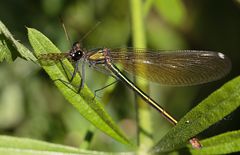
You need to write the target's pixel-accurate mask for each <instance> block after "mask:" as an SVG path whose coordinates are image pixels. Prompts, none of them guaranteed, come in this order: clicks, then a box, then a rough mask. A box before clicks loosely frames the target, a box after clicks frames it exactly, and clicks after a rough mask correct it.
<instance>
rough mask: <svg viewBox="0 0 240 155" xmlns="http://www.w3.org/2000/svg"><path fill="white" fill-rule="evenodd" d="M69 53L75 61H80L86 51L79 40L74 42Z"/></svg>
mask: <svg viewBox="0 0 240 155" xmlns="http://www.w3.org/2000/svg"><path fill="white" fill-rule="evenodd" d="M69 55H70V57H71V59H72V60H73V61H78V60H80V59H81V58H82V57H83V55H84V51H83V49H82V48H81V44H80V43H79V42H75V43H74V44H73V46H72V49H71V51H70V52H69Z"/></svg>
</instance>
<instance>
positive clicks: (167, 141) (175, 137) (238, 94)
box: [152, 77, 240, 152]
mask: <svg viewBox="0 0 240 155" xmlns="http://www.w3.org/2000/svg"><path fill="white" fill-rule="evenodd" d="M239 101H240V77H237V78H235V79H233V80H231V81H230V82H228V83H226V84H224V85H223V86H222V87H221V88H219V89H218V90H217V91H215V92H214V93H212V94H211V95H210V96H208V97H207V98H206V99H205V100H203V101H202V102H201V103H200V104H199V105H197V106H196V107H195V108H194V109H192V110H191V111H190V112H189V113H187V114H186V115H185V116H184V117H183V118H182V119H181V120H180V121H179V123H178V124H177V125H176V126H175V127H174V128H173V129H172V130H170V131H169V132H168V133H167V134H166V135H165V136H164V137H163V138H162V139H161V140H160V141H159V142H158V144H157V145H156V146H155V147H154V148H153V149H152V151H153V152H166V151H171V150H173V149H175V148H178V147H180V146H181V145H182V144H184V143H186V142H187V141H188V139H190V138H191V137H194V136H195V135H196V134H198V133H200V132H202V131H203V130H205V129H207V128H208V127H209V126H211V125H213V124H214V123H216V122H218V121H220V120H222V119H223V118H224V117H225V116H226V115H228V114H230V113H231V112H232V111H234V110H235V109H236V108H238V107H239V105H240V102H239Z"/></svg>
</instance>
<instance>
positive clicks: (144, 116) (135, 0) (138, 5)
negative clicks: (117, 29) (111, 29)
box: [130, 0, 152, 150]
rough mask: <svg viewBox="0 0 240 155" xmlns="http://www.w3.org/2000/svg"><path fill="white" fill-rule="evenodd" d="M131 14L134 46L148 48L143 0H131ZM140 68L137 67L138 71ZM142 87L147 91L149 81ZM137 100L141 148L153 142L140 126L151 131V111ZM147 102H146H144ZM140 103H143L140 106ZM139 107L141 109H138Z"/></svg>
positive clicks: (139, 143)
mask: <svg viewBox="0 0 240 155" xmlns="http://www.w3.org/2000/svg"><path fill="white" fill-rule="evenodd" d="M130 2H131V14H132V37H133V47H135V48H146V37H145V25H144V11H143V4H142V0H131V1H130ZM137 71H138V68H136V72H137ZM135 82H136V85H140V83H139V80H138V79H135ZM141 88H142V89H143V90H144V91H146V90H147V89H148V84H147V83H142V82H141ZM135 98H136V99H137V100H136V101H137V102H138V103H136V115H137V116H136V120H137V124H138V130H137V134H138V138H137V143H138V145H140V150H141V149H144V148H149V147H150V145H151V144H152V141H151V140H150V139H149V137H147V136H146V135H144V134H141V133H140V130H139V128H141V129H143V130H144V131H147V132H151V125H150V122H151V120H150V113H149V108H145V106H144V107H143V106H142V104H141V102H143V101H142V100H139V98H137V96H135ZM144 104H145V103H144ZM138 105H141V106H139V107H138ZM138 109H139V110H138Z"/></svg>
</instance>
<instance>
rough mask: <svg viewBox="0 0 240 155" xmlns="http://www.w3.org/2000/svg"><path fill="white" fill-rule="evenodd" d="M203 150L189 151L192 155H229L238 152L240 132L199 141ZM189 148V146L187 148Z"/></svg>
mask: <svg viewBox="0 0 240 155" xmlns="http://www.w3.org/2000/svg"><path fill="white" fill-rule="evenodd" d="M201 143H202V145H203V148H202V149H200V150H196V149H191V150H190V152H191V153H192V154H230V153H233V152H240V130H237V131H231V132H226V133H224V134H221V135H217V136H214V137H211V138H208V139H205V140H203V141H201ZM189 147H191V146H189Z"/></svg>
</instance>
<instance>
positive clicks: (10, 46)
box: [0, 21, 36, 62]
mask: <svg viewBox="0 0 240 155" xmlns="http://www.w3.org/2000/svg"><path fill="white" fill-rule="evenodd" d="M19 54H20V55H19ZM18 56H21V57H22V58H24V59H26V60H32V61H36V58H35V57H34V55H33V54H32V52H31V51H29V50H28V49H27V48H26V47H25V46H23V45H22V44H21V43H19V41H17V40H16V39H14V38H13V35H12V34H11V33H10V32H9V30H8V29H7V28H6V26H5V25H4V24H3V23H2V22H1V21H0V62H2V61H3V60H6V61H7V62H12V61H13V59H15V58H17V57H18Z"/></svg>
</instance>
